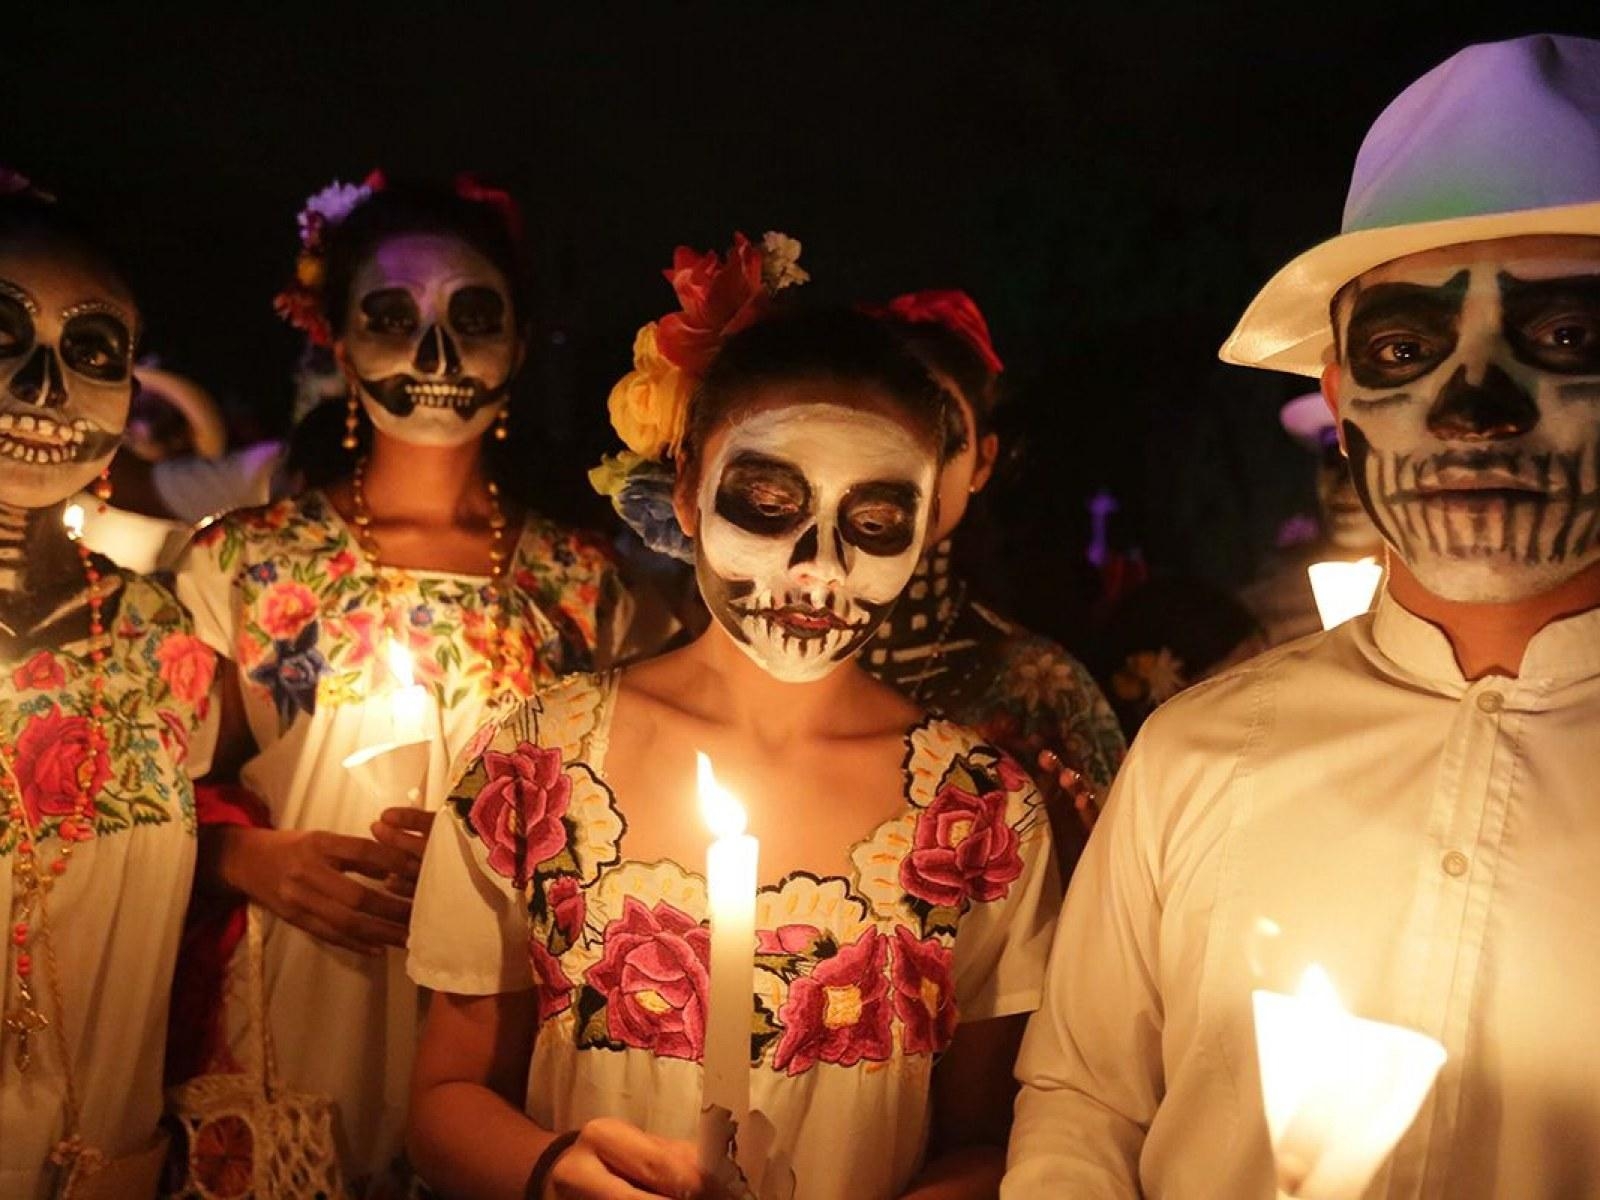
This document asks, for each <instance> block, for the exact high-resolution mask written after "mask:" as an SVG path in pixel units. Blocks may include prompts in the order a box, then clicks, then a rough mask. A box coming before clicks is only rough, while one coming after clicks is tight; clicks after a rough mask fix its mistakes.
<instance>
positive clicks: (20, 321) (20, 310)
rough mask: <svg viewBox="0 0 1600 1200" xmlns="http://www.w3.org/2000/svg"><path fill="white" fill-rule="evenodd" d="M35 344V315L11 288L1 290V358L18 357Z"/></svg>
mask: <svg viewBox="0 0 1600 1200" xmlns="http://www.w3.org/2000/svg"><path fill="white" fill-rule="evenodd" d="M32 346H33V315H32V314H31V313H29V312H28V309H27V306H26V305H24V304H23V302H22V300H21V299H20V298H19V297H17V296H14V295H12V294H11V292H10V291H9V290H0V358H16V357H17V356H19V355H22V354H26V353H27V352H28V350H29V349H30V348H32Z"/></svg>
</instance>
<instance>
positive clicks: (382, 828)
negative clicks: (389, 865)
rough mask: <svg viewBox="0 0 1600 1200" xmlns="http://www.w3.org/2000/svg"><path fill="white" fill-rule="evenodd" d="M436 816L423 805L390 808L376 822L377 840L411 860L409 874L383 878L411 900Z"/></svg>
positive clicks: (394, 891)
mask: <svg viewBox="0 0 1600 1200" xmlns="http://www.w3.org/2000/svg"><path fill="white" fill-rule="evenodd" d="M433 818H434V814H433V813H431V812H423V811H422V810H421V809H420V808H386V809H384V810H383V813H382V814H381V815H380V816H379V817H378V819H377V820H376V821H374V822H373V823H372V840H373V841H375V842H377V843H378V844H379V845H380V846H387V847H389V849H391V850H398V851H400V853H402V854H404V855H407V856H408V857H409V858H410V859H411V870H410V872H409V873H406V874H400V875H390V876H388V877H387V878H385V879H384V881H383V886H384V887H385V888H386V889H388V890H389V891H391V892H393V893H394V894H395V895H396V896H405V897H406V898H407V899H409V898H410V897H412V896H415V895H416V894H417V874H418V872H419V871H421V869H422V852H423V851H424V850H425V849H427V846H428V833H429V831H431V830H432V829H433Z"/></svg>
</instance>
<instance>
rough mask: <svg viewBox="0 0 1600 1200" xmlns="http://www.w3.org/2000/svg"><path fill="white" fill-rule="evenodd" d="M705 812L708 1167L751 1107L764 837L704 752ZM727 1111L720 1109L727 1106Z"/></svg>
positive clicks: (703, 1135) (703, 1107)
mask: <svg viewBox="0 0 1600 1200" xmlns="http://www.w3.org/2000/svg"><path fill="white" fill-rule="evenodd" d="M695 758H696V767H697V772H698V780H699V793H700V812H701V815H702V816H703V817H704V818H705V822H706V824H707V825H708V826H710V828H711V833H712V836H713V838H714V839H715V840H714V841H713V842H712V843H711V847H710V849H708V850H707V851H706V911H707V913H708V914H709V916H710V918H711V971H710V976H711V991H710V995H709V997H708V998H707V1003H706V1017H705V1023H706V1039H705V1059H704V1075H703V1080H702V1083H701V1085H700V1089H701V1090H700V1112H701V1115H700V1139H699V1150H700V1166H701V1169H702V1170H705V1171H708V1172H710V1171H714V1170H715V1169H716V1167H717V1166H718V1165H719V1164H720V1163H721V1162H722V1161H723V1160H724V1159H725V1158H726V1157H727V1152H728V1136H729V1130H728V1121H729V1119H730V1118H731V1119H732V1121H734V1122H735V1123H737V1122H740V1121H743V1120H744V1119H745V1118H746V1117H747V1116H748V1115H749V1112H750V1034H751V1028H752V1026H753V1024H754V1021H755V947H756V852H757V849H758V846H757V842H756V839H755V838H753V837H751V836H750V835H749V834H747V833H745V831H744V826H745V814H744V807H743V806H742V805H741V804H740V803H739V801H738V800H737V799H736V798H735V797H734V796H733V795H731V794H730V793H729V792H728V791H727V790H726V789H725V788H724V787H723V786H722V785H721V784H720V783H718V782H717V777H716V775H715V774H714V773H713V772H712V770H711V760H710V759H709V758H707V757H706V756H705V755H704V754H698V753H697V754H696V756H695ZM719 1110H720V1111H719Z"/></svg>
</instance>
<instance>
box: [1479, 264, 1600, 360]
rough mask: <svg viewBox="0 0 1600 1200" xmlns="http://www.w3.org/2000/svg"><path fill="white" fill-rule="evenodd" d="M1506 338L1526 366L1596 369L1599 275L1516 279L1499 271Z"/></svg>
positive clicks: (1599, 327) (1599, 345)
mask: <svg viewBox="0 0 1600 1200" xmlns="http://www.w3.org/2000/svg"><path fill="white" fill-rule="evenodd" d="M1498 282H1499V284H1500V296H1501V300H1502V307H1503V310H1504V322H1505V334H1506V340H1507V341H1508V342H1510V343H1511V349H1512V351H1513V353H1515V354H1516V356H1517V357H1518V358H1519V359H1521V360H1522V361H1523V362H1525V363H1527V364H1528V365H1529V366H1532V367H1538V368H1539V369H1540V370H1544V371H1550V372H1553V373H1555V374H1558V375H1600V275H1577V276H1571V277H1568V278H1565V279H1537V280H1521V279H1518V278H1516V276H1514V275H1509V274H1507V273H1506V272H1504V271H1502V272H1500V274H1499V276H1498Z"/></svg>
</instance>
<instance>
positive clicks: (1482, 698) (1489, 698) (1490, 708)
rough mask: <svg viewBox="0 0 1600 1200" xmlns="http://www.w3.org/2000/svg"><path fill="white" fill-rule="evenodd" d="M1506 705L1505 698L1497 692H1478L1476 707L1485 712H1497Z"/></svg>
mask: <svg viewBox="0 0 1600 1200" xmlns="http://www.w3.org/2000/svg"><path fill="white" fill-rule="evenodd" d="M1505 706H1506V698H1505V697H1504V696H1502V695H1501V694H1500V693H1499V692H1479V693H1478V707H1479V708H1481V709H1482V710H1483V711H1484V712H1486V713H1497V712H1499V711H1500V710H1501V709H1502V708H1504V707H1505Z"/></svg>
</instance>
